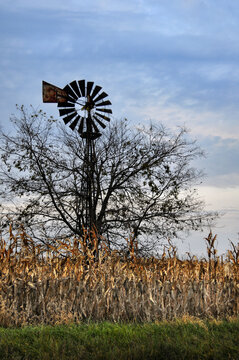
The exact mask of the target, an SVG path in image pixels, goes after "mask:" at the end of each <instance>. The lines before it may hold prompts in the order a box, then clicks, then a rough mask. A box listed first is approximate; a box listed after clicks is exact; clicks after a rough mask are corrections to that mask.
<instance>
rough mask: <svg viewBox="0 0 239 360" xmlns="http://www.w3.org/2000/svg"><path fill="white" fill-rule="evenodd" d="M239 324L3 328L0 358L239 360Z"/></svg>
mask: <svg viewBox="0 0 239 360" xmlns="http://www.w3.org/2000/svg"><path fill="white" fill-rule="evenodd" d="M238 334H239V320H232V321H225V320H224V321H215V320H211V321H209V320H189V319H187V320H186V319H184V320H175V321H171V322H166V321H164V322H157V323H150V324H149V323H146V324H145V323H144V324H119V323H115V324H113V323H109V322H102V323H90V324H79V325H73V324H72V325H58V326H38V327H24V328H21V329H19V328H17V329H16V328H13V329H12V328H7V329H3V328H2V329H1V328H0V349H1V351H0V359H4V360H8V359H9V360H10V359H11V360H12V359H14V360H18V359H34V360H47V359H50V360H54V359H56V360H59V359H61V360H63V359H71V360H74V359H79V360H82V359H84V360H86V359H91V360H92V359H101V360H116V359H117V360H125V359H138V360H142V359H146V360H151V359H157V360H160V359H162V360H165V359H174V360H177V359H189V360H201V359H205V360H206V359H208V360H213V359H215V360H226V359H231V360H238V358H239V335H238Z"/></svg>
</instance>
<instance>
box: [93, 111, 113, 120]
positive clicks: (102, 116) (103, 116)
mask: <svg viewBox="0 0 239 360" xmlns="http://www.w3.org/2000/svg"><path fill="white" fill-rule="evenodd" d="M95 115H97V116H99V117H100V118H101V119H104V120H106V121H110V118H109V117H107V116H105V115H101V114H99V113H97V112H96V113H95Z"/></svg>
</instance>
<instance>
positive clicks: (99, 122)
mask: <svg viewBox="0 0 239 360" xmlns="http://www.w3.org/2000/svg"><path fill="white" fill-rule="evenodd" d="M93 118H94V119H95V120H96V121H97V122H98V124H99V125H100V126H101V127H102V128H103V129H105V128H106V125H105V124H104V123H103V122H102V121H101V120H100V119H98V117H96V116H95V115H93Z"/></svg>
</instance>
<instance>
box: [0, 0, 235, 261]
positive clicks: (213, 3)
mask: <svg viewBox="0 0 239 360" xmlns="http://www.w3.org/2000/svg"><path fill="white" fill-rule="evenodd" d="M0 30H1V32H0V33H1V36H0V49H1V57H0V69H1V70H0V95H1V96H0V106H1V118H0V124H1V126H3V127H4V128H6V127H8V126H9V125H8V124H9V116H10V115H11V114H12V113H15V112H16V110H15V104H20V105H21V104H24V105H26V106H27V105H29V104H32V105H33V106H34V107H35V108H39V109H40V108H42V109H44V110H46V111H47V113H49V115H54V116H57V109H56V106H55V104H42V98H41V93H42V90H41V82H42V80H45V81H47V82H50V83H53V84H55V85H57V86H59V87H64V86H65V85H66V84H67V83H69V82H71V81H72V80H75V79H76V80H78V79H86V80H92V81H95V82H96V83H97V84H99V85H101V86H102V87H103V88H104V90H105V91H106V92H107V93H108V94H109V97H110V100H111V101H112V104H113V112H114V116H115V117H116V118H122V117H127V118H128V119H129V120H130V121H131V122H132V123H135V124H139V123H140V124H147V123H149V121H153V122H155V123H157V122H162V123H163V124H164V125H166V126H168V127H169V128H174V127H176V126H178V125H186V127H187V128H189V129H190V130H191V136H192V137H193V138H196V139H197V140H198V143H199V144H200V145H201V146H202V148H203V149H204V150H205V152H206V153H207V158H206V159H201V160H200V161H198V162H197V166H199V167H200V168H202V169H203V170H204V171H205V173H206V174H207V176H206V177H205V179H204V181H203V183H202V184H201V185H200V187H199V193H200V195H201V196H202V197H203V199H204V200H205V201H206V203H207V208H208V209H214V210H217V211H219V212H221V213H223V214H224V215H223V216H222V217H221V218H220V219H219V220H218V221H217V226H216V227H215V228H213V229H212V230H213V232H214V233H217V234H218V249H219V252H223V251H225V249H227V248H228V239H231V240H233V241H234V242H237V241H238V232H239V226H238V220H239V161H238V156H239V121H238V120H239V65H238V60H239V42H238V37H239V3H238V2H237V1H228V0H210V1H209V0H170V1H168V0H147V1H146V0H138V1H136V0H131V1H128V0H127V1H126V0H117V1H116V0H89V1H82V0H68V1H61V0H58V1H56V0H48V1H46V0H41V1H34V0H19V1H17V0H11V1H8V0H0ZM207 232H208V231H205V232H203V233H202V234H201V233H200V234H192V235H191V236H190V237H189V238H187V239H186V240H185V242H184V244H183V245H181V244H180V249H181V251H182V252H183V251H187V250H188V249H189V245H188V244H189V243H190V248H191V250H192V251H193V252H196V253H197V254H199V255H200V254H202V253H203V252H204V250H205V246H204V242H203V237H204V236H206V235H207Z"/></svg>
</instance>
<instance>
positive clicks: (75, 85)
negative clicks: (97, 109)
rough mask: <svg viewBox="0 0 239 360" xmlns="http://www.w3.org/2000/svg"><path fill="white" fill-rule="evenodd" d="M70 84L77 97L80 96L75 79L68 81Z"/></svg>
mask: <svg viewBox="0 0 239 360" xmlns="http://www.w3.org/2000/svg"><path fill="white" fill-rule="evenodd" d="M70 86H71V87H72V89H73V90H74V91H75V93H76V95H77V98H79V97H81V93H80V89H79V87H78V85H77V82H76V80H75V81H72V82H71V83H70Z"/></svg>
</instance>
